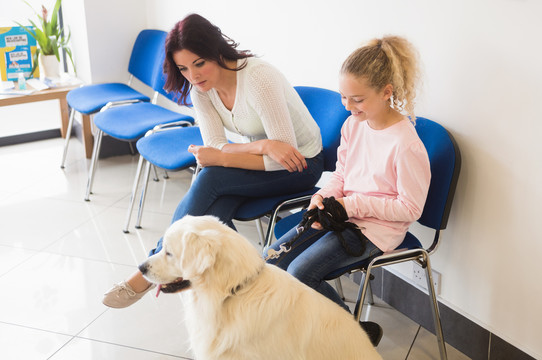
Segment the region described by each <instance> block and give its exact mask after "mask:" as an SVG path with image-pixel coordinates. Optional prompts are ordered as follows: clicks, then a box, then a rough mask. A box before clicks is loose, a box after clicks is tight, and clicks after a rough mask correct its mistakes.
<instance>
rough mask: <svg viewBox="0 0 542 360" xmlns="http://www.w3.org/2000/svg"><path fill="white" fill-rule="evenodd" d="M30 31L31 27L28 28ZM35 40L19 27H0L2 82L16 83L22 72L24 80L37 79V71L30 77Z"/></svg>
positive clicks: (0, 69)
mask: <svg viewBox="0 0 542 360" xmlns="http://www.w3.org/2000/svg"><path fill="white" fill-rule="evenodd" d="M29 28H30V29H31V30H32V29H33V28H32V27H29ZM36 49H37V47H36V39H34V38H33V37H32V36H31V35H30V34H29V33H28V32H26V30H25V29H24V28H22V27H20V26H14V27H0V73H1V77H2V81H16V80H17V78H18V76H19V73H20V72H22V73H23V75H24V76H25V78H31V77H33V76H34V77H39V69H37V70H36V71H35V72H34V75H33V76H32V75H31V74H30V73H31V72H32V65H33V59H34V54H35V53H36Z"/></svg>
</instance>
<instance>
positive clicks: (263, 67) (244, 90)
mask: <svg viewBox="0 0 542 360" xmlns="http://www.w3.org/2000/svg"><path fill="white" fill-rule="evenodd" d="M242 61H245V60H239V62H238V65H239V64H241V63H242ZM246 61H247V66H246V67H245V68H244V69H242V70H240V71H237V90H236V94H235V103H234V105H233V108H232V110H231V111H230V110H228V109H227V108H226V107H225V106H224V104H223V103H222V100H220V97H219V96H218V93H217V91H216V90H215V89H211V90H209V91H207V92H202V91H199V90H198V89H196V88H195V87H194V88H193V89H192V92H191V97H192V102H193V104H194V108H195V110H196V119H197V121H198V123H199V126H200V129H201V134H202V137H203V142H204V144H205V145H207V146H211V147H214V148H217V149H222V147H223V146H224V145H225V144H227V143H228V139H227V137H226V131H225V129H228V130H229V131H231V132H232V133H234V134H239V135H241V136H243V138H244V141H246V142H252V141H256V140H261V139H270V140H279V141H282V142H285V143H287V144H290V145H292V146H294V147H295V148H297V149H298V150H299V152H300V153H301V154H302V155H303V156H304V157H305V158H312V157H314V156H316V155H318V153H319V152H320V151H321V149H322V139H321V136H320V130H319V127H318V125H317V124H316V122H315V121H314V119H313V118H312V116H311V115H310V113H309V111H308V110H307V108H306V106H305V105H304V104H303V101H301V98H300V97H299V95H298V94H297V92H296V91H295V90H294V88H293V87H292V86H291V85H290V84H289V83H288V81H287V80H286V78H285V77H284V75H282V73H280V72H279V71H278V70H277V69H276V68H274V67H273V66H271V65H270V64H268V63H266V62H265V61H263V60H261V59H257V58H247V59H246ZM263 159H264V164H265V170H266V171H275V170H283V169H284V168H283V167H282V165H280V164H279V163H277V162H275V161H274V160H272V159H271V158H270V157H269V156H267V155H264V156H263Z"/></svg>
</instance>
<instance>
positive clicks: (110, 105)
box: [100, 99, 143, 112]
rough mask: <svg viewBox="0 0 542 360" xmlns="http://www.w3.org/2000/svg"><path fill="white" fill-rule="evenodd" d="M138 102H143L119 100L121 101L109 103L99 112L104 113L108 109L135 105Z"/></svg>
mask: <svg viewBox="0 0 542 360" xmlns="http://www.w3.org/2000/svg"><path fill="white" fill-rule="evenodd" d="M139 102H143V101H142V100H137V99H133V100H121V101H110V102H108V103H107V104H105V106H104V107H103V108H101V109H100V112H102V111H106V110H108V109H111V108H114V107H117V106H124V105H130V104H135V103H139Z"/></svg>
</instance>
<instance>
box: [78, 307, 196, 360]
mask: <svg viewBox="0 0 542 360" xmlns="http://www.w3.org/2000/svg"><path fill="white" fill-rule="evenodd" d="M109 310H110V309H105V310H104V311H103V312H102V313H100V314H99V315H98V316H96V318H95V319H94V320H92V321H91V322H89V323H88V324H87V325H86V326H85V327H83V328H82V329H81V330H80V331H79V332H78V333H77V334H75V335H74V336H73V339H83V340H89V341H95V342H99V343H102V344H109V345H115V346H120V347H124V348H128V349H134V350H139V351H145V352H149V353H153V354H160V355H167V356H172V357H176V358H179V359H186V360H191V358H187V357H183V356H177V355H172V354H167V353H162V352H157V351H153V350H148V349H142V348H138V347H135V346H128V345H123V344H118V343H114V342H110V341H103V340H97V339H92V338H90V337H84V336H81V333H82V332H83V331H85V330H86V329H88V328H89V327H90V326H91V325H92V324H93V323H94V322H95V321H97V320H98V319H99V318H100V317H102V316H103V315H104V314H105V313H107V312H108V311H109ZM73 339H71V340H70V341H72V340H73Z"/></svg>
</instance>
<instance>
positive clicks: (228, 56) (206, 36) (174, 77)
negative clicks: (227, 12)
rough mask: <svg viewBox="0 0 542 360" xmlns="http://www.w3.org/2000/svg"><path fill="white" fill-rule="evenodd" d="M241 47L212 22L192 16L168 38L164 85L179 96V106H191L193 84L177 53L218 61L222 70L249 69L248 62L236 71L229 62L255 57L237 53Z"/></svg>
mask: <svg viewBox="0 0 542 360" xmlns="http://www.w3.org/2000/svg"><path fill="white" fill-rule="evenodd" d="M238 45H239V44H238V43H236V42H235V41H233V40H232V39H230V38H229V37H227V36H226V35H224V34H222V31H220V29H219V28H218V27H217V26H215V25H213V24H212V23H211V22H209V20H207V19H205V18H204V17H202V16H201V15H198V14H190V15H188V16H186V17H185V18H184V19H183V20H181V21H179V22H178V23H177V24H175V26H174V27H173V29H171V31H170V32H169V33H168V35H167V37H166V45H165V48H166V57H165V60H164V73H165V74H167V80H166V83H165V85H164V89H165V90H166V91H168V92H169V91H175V92H178V93H179V99H178V103H179V104H184V105H186V104H187V97H188V94H189V93H190V90H191V88H192V85H191V84H190V83H189V82H188V80H186V78H185V77H184V76H183V75H182V74H181V72H180V71H179V69H178V68H177V64H175V61H173V54H174V53H176V52H178V51H181V50H188V51H190V52H192V53H194V54H196V55H197V56H199V57H201V58H202V59H205V60H210V61H214V62H216V63H217V64H218V65H219V66H220V67H222V68H224V69H228V70H233V71H239V70H241V69H243V68H244V67H245V66H246V62H244V63H243V64H241V65H240V66H239V67H237V68H235V69H230V68H229V67H227V65H226V61H229V60H239V59H246V58H248V57H252V56H254V55H253V54H251V53H250V51H248V50H237V46H238Z"/></svg>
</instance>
